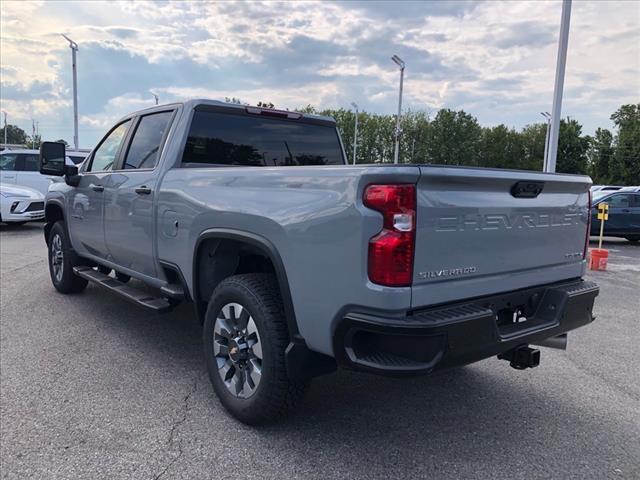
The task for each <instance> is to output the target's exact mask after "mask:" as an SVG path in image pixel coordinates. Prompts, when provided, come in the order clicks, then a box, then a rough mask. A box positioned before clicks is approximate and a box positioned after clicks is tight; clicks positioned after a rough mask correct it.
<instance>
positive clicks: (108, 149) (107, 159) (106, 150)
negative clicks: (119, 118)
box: [87, 120, 131, 172]
mask: <svg viewBox="0 0 640 480" xmlns="http://www.w3.org/2000/svg"><path fill="white" fill-rule="evenodd" d="M130 124H131V120H127V121H126V122H124V123H121V124H120V125H118V126H117V127H116V128H114V129H113V130H112V131H111V133H109V135H107V136H106V138H105V139H104V140H103V141H102V143H101V144H100V146H99V147H98V148H97V149H96V151H95V153H94V154H93V160H92V161H91V165H89V168H87V171H88V172H104V171H109V170H112V169H113V164H114V163H115V161H116V160H117V158H118V152H120V146H121V145H122V141H123V140H124V137H125V135H126V134H127V129H128V128H129V125H130Z"/></svg>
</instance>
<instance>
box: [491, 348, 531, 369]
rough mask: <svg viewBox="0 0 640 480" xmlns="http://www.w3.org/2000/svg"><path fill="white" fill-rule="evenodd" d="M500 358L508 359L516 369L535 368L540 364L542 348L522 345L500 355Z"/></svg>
mask: <svg viewBox="0 0 640 480" xmlns="http://www.w3.org/2000/svg"><path fill="white" fill-rule="evenodd" d="M498 359H499V360H507V361H508V362H509V365H510V366H511V367H512V368H515V369H516V370H524V369H525V368H533V367H537V366H538V365H540V350H538V349H536V348H531V347H529V346H528V345H520V346H518V347H516V348H514V349H512V350H508V351H506V352H504V353H501V354H500V355H498Z"/></svg>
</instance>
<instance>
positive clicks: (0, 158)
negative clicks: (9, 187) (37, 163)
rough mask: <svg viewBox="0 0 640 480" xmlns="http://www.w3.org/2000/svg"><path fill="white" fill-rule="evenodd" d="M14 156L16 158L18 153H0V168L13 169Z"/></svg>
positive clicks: (14, 165) (14, 164)
mask: <svg viewBox="0 0 640 480" xmlns="http://www.w3.org/2000/svg"><path fill="white" fill-rule="evenodd" d="M16 158H18V155H16V154H15V153H7V154H5V155H0V170H3V171H4V170H9V171H11V170H15V169H16Z"/></svg>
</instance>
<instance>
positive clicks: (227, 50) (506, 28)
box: [0, 0, 640, 148]
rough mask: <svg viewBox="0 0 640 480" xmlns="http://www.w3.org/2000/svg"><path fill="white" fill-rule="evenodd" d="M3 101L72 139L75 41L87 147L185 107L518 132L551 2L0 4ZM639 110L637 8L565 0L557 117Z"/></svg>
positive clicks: (538, 68) (25, 121) (12, 116)
mask: <svg viewBox="0 0 640 480" xmlns="http://www.w3.org/2000/svg"><path fill="white" fill-rule="evenodd" d="M0 9H1V11H0V82H1V85H0V87H1V90H0V104H1V105H0V106H1V108H2V110H3V111H6V112H7V115H8V122H9V123H11V124H17V125H19V126H20V127H21V128H23V129H25V130H26V131H27V133H29V134H30V133H31V125H32V119H33V120H35V121H37V122H38V126H39V131H40V133H41V135H42V138H43V139H44V140H47V139H48V140H55V139H59V138H63V139H65V140H67V141H68V142H69V143H72V140H73V103H72V89H71V84H72V77H71V52H70V49H69V47H68V44H67V42H66V41H65V40H64V39H63V38H62V37H61V36H60V33H65V34H67V35H68V36H70V37H71V38H72V39H73V40H75V41H76V42H77V43H78V44H79V48H80V49H79V51H78V95H79V101H78V103H79V116H80V125H79V137H80V147H84V148H90V147H92V146H93V145H94V144H95V143H96V142H97V141H98V140H99V139H100V138H101V137H102V136H103V135H104V133H105V132H106V130H107V129H108V128H109V127H110V126H111V125H112V124H113V123H114V122H115V121H116V120H117V119H118V118H119V117H121V116H123V115H125V114H127V113H129V112H131V111H135V110H138V109H141V108H144V107H147V106H152V105H153V104H154V99H153V96H152V95H151V93H150V91H153V92H155V93H156V94H158V95H159V97H160V102H161V103H168V102H173V101H179V100H182V99H186V98H213V99H220V100H223V99H224V98H225V97H236V98H239V99H241V100H242V101H243V102H246V103H250V104H255V103H257V102H259V101H264V102H273V103H274V104H275V105H276V107H277V108H283V109H284V108H289V109H295V108H296V107H303V106H305V105H308V104H311V105H314V106H316V107H319V108H340V107H343V108H351V107H350V104H351V102H356V103H357V104H358V105H359V106H360V108H361V109H363V110H366V111H368V112H374V113H382V114H392V113H395V110H396V109H397V101H398V81H399V72H398V69H397V67H396V65H395V64H394V63H393V62H392V61H391V56H392V55H394V54H397V55H399V56H400V57H401V58H402V59H403V60H404V61H405V62H406V65H407V66H406V71H405V93H404V105H403V107H404V108H410V109H414V110H427V111H429V112H432V115H433V114H435V113H436V112H437V110H438V109H440V108H451V109H463V110H465V111H467V112H469V113H471V114H472V115H474V116H476V117H477V119H478V121H479V122H480V123H481V124H482V125H484V126H493V125H498V124H501V123H504V124H506V125H508V126H511V127H515V128H517V129H520V128H522V127H524V126H525V125H528V124H532V123H537V122H540V121H542V117H541V115H540V112H541V111H550V110H551V104H552V97H553V83H554V75H555V66H556V55H557V44H558V34H559V25H560V12H561V3H560V2H559V1H548V2H547V1H535V2H517V1H510V2H475V1H469V2H463V1H455V2H445V1H434V2H374V1H355V0H353V1H348V2H322V3H316V2H311V3H307V2H301V1H297V2H289V3H287V2H284V3H283V2H269V3H258V2H256V3H248V2H243V3H234V2H135V3H132V2H125V1H122V2H120V1H112V2H108V3H106V2H105V3H102V2H98V1H91V2H89V1H81V2H62V1H58V2H35V1H34V2H29V1H19V2H14V1H11V0H3V1H2V2H1V3H0ZM638 102H640V1H631V0H629V1H619V2H616V1H592V2H589V1H577V0H575V1H574V2H573V8H572V16H571V30H570V35H569V50H568V57H567V73H566V79H565V94H564V102H563V107H562V115H563V117H566V116H570V117H572V118H575V119H577V120H578V121H580V122H581V123H582V124H583V126H584V132H585V133H587V134H592V133H593V132H594V131H595V129H596V128H598V127H606V128H611V126H612V124H611V121H610V120H609V116H610V115H611V114H612V113H613V112H614V111H615V110H616V109H617V108H618V107H619V106H620V105H622V104H625V103H638Z"/></svg>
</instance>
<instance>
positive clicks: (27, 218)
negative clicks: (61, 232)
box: [0, 183, 44, 223]
mask: <svg viewBox="0 0 640 480" xmlns="http://www.w3.org/2000/svg"><path fill="white" fill-rule="evenodd" d="M43 219H44V195H43V194H42V193H40V192H39V191H37V190H34V189H32V188H26V187H17V186H15V185H8V184H6V183H0V222H5V223H26V222H32V221H34V220H43Z"/></svg>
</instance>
